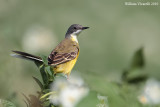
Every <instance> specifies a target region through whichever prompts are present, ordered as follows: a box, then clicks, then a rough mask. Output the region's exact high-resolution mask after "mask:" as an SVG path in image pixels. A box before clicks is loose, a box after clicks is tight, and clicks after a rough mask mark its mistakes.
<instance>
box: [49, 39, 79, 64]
mask: <svg viewBox="0 0 160 107" xmlns="http://www.w3.org/2000/svg"><path fill="white" fill-rule="evenodd" d="M62 42H63V43H62ZM62 42H61V43H60V44H59V45H58V46H57V47H56V48H55V49H54V50H53V51H52V52H51V54H50V55H49V57H48V64H49V65H59V64H62V63H65V62H68V61H70V60H73V59H75V58H76V57H77V55H78V52H79V45H78V44H77V43H75V42H72V41H70V40H67V39H66V40H64V41H62Z"/></svg>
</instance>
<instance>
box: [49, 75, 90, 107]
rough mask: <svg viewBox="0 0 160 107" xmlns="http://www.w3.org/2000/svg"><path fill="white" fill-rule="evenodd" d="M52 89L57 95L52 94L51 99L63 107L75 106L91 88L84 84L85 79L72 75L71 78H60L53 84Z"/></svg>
mask: <svg viewBox="0 0 160 107" xmlns="http://www.w3.org/2000/svg"><path fill="white" fill-rule="evenodd" d="M52 90H53V91H56V92H57V94H56V95H51V96H50V98H49V99H50V101H51V102H52V103H53V104H55V105H61V106H62V107H75V106H76V104H77V103H78V102H79V101H80V100H81V99H82V98H83V97H85V96H86V95H87V94H88V92H89V89H88V88H87V87H86V86H84V81H83V80H82V78H80V77H79V76H77V75H73V73H72V75H70V77H69V79H68V80H67V79H64V78H58V79H56V80H55V81H54V83H53V85H52Z"/></svg>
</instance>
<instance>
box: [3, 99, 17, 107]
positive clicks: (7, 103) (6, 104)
mask: <svg viewBox="0 0 160 107" xmlns="http://www.w3.org/2000/svg"><path fill="white" fill-rule="evenodd" d="M0 107H16V106H15V105H14V104H13V103H12V102H10V101H7V100H2V99H0Z"/></svg>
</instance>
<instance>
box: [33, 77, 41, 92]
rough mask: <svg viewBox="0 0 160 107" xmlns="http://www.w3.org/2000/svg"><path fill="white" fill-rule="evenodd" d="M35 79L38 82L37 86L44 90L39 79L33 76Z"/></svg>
mask: <svg viewBox="0 0 160 107" xmlns="http://www.w3.org/2000/svg"><path fill="white" fill-rule="evenodd" d="M32 77H33V79H34V80H35V81H36V82H37V84H38V85H39V87H40V88H41V90H43V84H42V83H41V81H40V80H39V79H37V78H36V77H34V76H32Z"/></svg>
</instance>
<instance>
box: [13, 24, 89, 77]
mask: <svg viewBox="0 0 160 107" xmlns="http://www.w3.org/2000/svg"><path fill="white" fill-rule="evenodd" d="M88 28H89V27H83V26H82V25H79V24H73V25H71V26H70V27H69V29H68V31H67V33H66V35H65V39H64V40H62V41H61V42H60V43H59V44H58V45H57V46H56V47H55V49H54V50H53V51H52V52H51V54H50V55H49V56H48V65H50V66H51V67H52V68H53V71H54V74H56V73H64V74H67V76H69V74H70V72H71V70H72V68H73V67H74V65H75V63H76V61H77V58H78V56H79V43H78V39H77V36H78V35H79V34H80V32H81V31H82V30H84V29H88ZM13 52H14V53H16V54H15V55H13V56H15V57H19V58H25V59H29V60H32V61H38V62H43V61H42V58H41V57H39V56H35V55H31V54H28V53H25V52H20V51H13Z"/></svg>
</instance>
